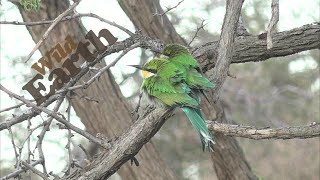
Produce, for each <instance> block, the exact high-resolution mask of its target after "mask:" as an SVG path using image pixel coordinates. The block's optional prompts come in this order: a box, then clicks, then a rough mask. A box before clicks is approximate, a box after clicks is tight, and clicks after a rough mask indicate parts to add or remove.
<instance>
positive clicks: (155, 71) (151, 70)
mask: <svg viewBox="0 0 320 180" xmlns="http://www.w3.org/2000/svg"><path fill="white" fill-rule="evenodd" d="M146 71H148V72H151V73H153V74H156V73H157V70H155V69H146Z"/></svg>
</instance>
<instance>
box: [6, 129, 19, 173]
mask: <svg viewBox="0 0 320 180" xmlns="http://www.w3.org/2000/svg"><path fill="white" fill-rule="evenodd" d="M7 129H8V131H9V134H10V138H11V144H12V147H13V149H14V155H15V157H16V164H15V168H17V170H18V168H19V154H18V152H17V146H16V144H15V142H14V137H13V133H12V130H11V127H8V128H7Z"/></svg>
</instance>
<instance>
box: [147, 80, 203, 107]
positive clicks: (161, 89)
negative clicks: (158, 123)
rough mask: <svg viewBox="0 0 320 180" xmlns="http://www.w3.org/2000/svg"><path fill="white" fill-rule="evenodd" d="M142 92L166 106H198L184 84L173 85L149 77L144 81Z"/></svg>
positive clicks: (166, 81) (167, 81)
mask: <svg viewBox="0 0 320 180" xmlns="http://www.w3.org/2000/svg"><path fill="white" fill-rule="evenodd" d="M142 90H143V91H144V92H146V93H147V94H148V95H149V96H150V97H151V98H156V99H158V100H159V101H160V102H162V103H163V104H165V105H167V106H173V107H174V106H190V107H198V106H199V103H198V101H197V100H196V99H194V98H192V97H191V96H190V95H191V93H192V91H191V89H190V88H189V87H188V86H187V85H186V84H185V83H181V82H180V83H175V84H173V83H170V81H169V80H167V79H162V78H160V77H157V76H151V77H149V78H147V79H145V81H144V83H143V85H142Z"/></svg>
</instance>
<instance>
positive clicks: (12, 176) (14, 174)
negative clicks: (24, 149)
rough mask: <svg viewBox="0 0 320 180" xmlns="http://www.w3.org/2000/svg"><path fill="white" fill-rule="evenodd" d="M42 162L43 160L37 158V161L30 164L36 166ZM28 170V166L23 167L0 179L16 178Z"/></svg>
mask: <svg viewBox="0 0 320 180" xmlns="http://www.w3.org/2000/svg"><path fill="white" fill-rule="evenodd" d="M41 163H42V160H37V161H35V162H33V163H31V164H30V166H32V167H34V166H36V165H38V164H41ZM26 170H27V168H26V167H22V169H20V170H18V171H14V172H12V173H10V174H8V175H6V176H4V177H2V178H1V179H0V180H7V179H10V178H15V177H17V176H19V174H21V173H23V172H25V171H26Z"/></svg>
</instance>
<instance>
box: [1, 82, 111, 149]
mask: <svg viewBox="0 0 320 180" xmlns="http://www.w3.org/2000/svg"><path fill="white" fill-rule="evenodd" d="M0 89H1V90H2V91H4V92H5V93H7V94H8V95H9V96H11V97H14V98H16V99H18V100H20V101H22V102H24V103H26V104H27V105H28V106H31V107H33V108H35V109H37V110H39V111H42V112H44V113H46V114H48V115H49V116H51V117H52V118H55V119H56V120H57V121H59V122H60V123H62V124H64V125H65V126H66V127H68V128H70V129H72V130H73V131H75V132H77V133H78V134H80V135H82V136H84V137H85V138H87V139H88V140H90V141H92V142H94V143H97V144H99V145H101V146H102V147H104V148H106V149H108V148H110V144H108V143H105V142H103V141H102V140H100V139H99V138H96V137H95V136H92V135H91V134H90V133H88V132H86V131H83V130H81V129H80V128H78V127H76V126H74V125H73V124H71V123H69V122H68V121H67V120H65V119H63V118H61V117H60V116H59V115H58V114H57V113H56V112H54V111H51V110H49V109H47V108H44V107H40V106H37V105H35V104H33V103H31V102H30V101H28V100H27V99H25V98H23V97H21V96H18V95H16V94H14V93H12V92H11V91H9V90H8V89H6V88H5V87H3V86H2V85H1V84H0ZM57 106H58V104H56V107H57ZM40 135H41V134H40Z"/></svg>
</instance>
